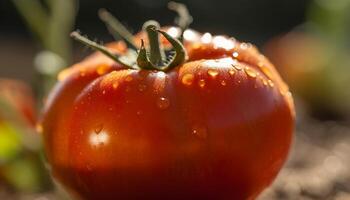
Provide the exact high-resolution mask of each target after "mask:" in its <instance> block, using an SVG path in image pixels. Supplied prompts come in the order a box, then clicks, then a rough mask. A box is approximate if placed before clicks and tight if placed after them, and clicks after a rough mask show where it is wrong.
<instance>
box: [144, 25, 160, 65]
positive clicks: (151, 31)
mask: <svg viewBox="0 0 350 200" xmlns="http://www.w3.org/2000/svg"><path fill="white" fill-rule="evenodd" d="M159 28H160V26H159V23H158V22H156V21H154V20H150V21H147V22H145V23H144V25H143V29H144V30H145V31H146V32H147V36H148V40H149V46H150V57H149V59H150V61H151V63H153V64H154V65H162V64H163V60H164V58H165V52H164V49H163V46H162V44H161V43H160V42H159V34H158V32H157V31H156V30H157V29H159Z"/></svg>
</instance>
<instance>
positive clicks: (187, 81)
mask: <svg viewBox="0 0 350 200" xmlns="http://www.w3.org/2000/svg"><path fill="white" fill-rule="evenodd" d="M193 79H194V76H193V74H185V75H183V77H182V83H183V84H184V85H192V83H193Z"/></svg>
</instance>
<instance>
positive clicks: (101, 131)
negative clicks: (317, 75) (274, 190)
mask: <svg viewBox="0 0 350 200" xmlns="http://www.w3.org/2000/svg"><path fill="white" fill-rule="evenodd" d="M175 29H176V28H175V27H168V28H166V29H165V30H167V32H168V33H169V34H171V33H172V32H174V30H175ZM186 35H187V36H186ZM184 36H185V37H184V44H185V49H186V51H187V53H188V58H187V60H186V61H185V62H184V63H182V64H179V65H177V66H175V67H174V68H172V69H170V70H168V71H161V70H147V69H129V68H126V67H125V66H123V65H121V64H119V63H117V62H114V61H113V60H112V59H109V58H107V57H106V56H104V55H102V54H101V53H96V54H94V55H92V56H90V57H88V58H86V59H85V60H83V61H82V62H80V63H78V64H75V65H74V66H72V67H71V68H69V69H66V70H64V71H63V72H61V74H60V75H59V82H58V84H57V85H56V87H55V88H54V90H53V91H52V92H51V94H50V95H49V98H48V100H47V103H46V106H45V109H44V115H43V118H42V123H41V125H42V129H43V136H44V142H45V149H46V155H47V158H48V161H49V163H50V164H51V166H52V173H53V175H54V177H55V178H56V179H57V180H58V181H59V182H60V183H62V184H63V185H64V186H65V187H66V188H67V189H68V190H69V191H70V192H71V193H72V194H73V195H76V196H77V197H79V198H82V199H254V198H255V197H256V196H257V195H258V194H259V193H260V192H261V191H262V190H263V189H264V188H265V187H267V186H268V185H269V184H270V183H271V182H272V181H273V179H274V178H275V176H276V175H277V173H278V171H279V170H280V168H281V167H282V165H283V163H284V161H285V160H286V157H287V154H288V150H289V147H290V143H291V137H292V132H293V126H294V107H293V102H292V98H291V95H290V93H289V92H288V88H287V86H286V85H285V83H284V82H283V81H282V80H281V78H280V76H279V75H278V73H277V72H276V70H275V69H274V67H273V65H272V64H271V63H270V62H269V61H268V60H267V59H266V58H265V57H264V56H262V55H261V54H260V53H259V52H258V50H257V49H256V48H255V47H254V46H253V45H251V44H247V43H240V42H238V41H235V40H234V39H230V38H227V37H225V36H215V37H213V36H211V35H210V34H209V33H206V34H203V35H202V34H199V33H196V32H194V31H191V30H188V31H187V32H185V34H184ZM141 38H143V39H144V40H145V41H146V43H147V38H145V34H144V33H140V34H138V35H136V36H135V37H134V40H135V43H139V42H140V39H141ZM161 42H162V43H163V45H164V46H169V44H168V43H167V40H164V38H163V39H162V40H161ZM107 46H108V47H109V50H110V51H113V52H115V53H118V54H120V55H124V54H126V46H125V44H124V43H123V42H117V43H112V44H109V45H107Z"/></svg>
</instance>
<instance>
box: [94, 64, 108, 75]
mask: <svg viewBox="0 0 350 200" xmlns="http://www.w3.org/2000/svg"><path fill="white" fill-rule="evenodd" d="M107 70H108V66H107V65H100V66H98V67H97V69H96V72H97V74H98V75H103V74H105V73H106V72H107Z"/></svg>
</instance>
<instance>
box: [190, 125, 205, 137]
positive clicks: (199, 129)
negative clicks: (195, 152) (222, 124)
mask: <svg viewBox="0 0 350 200" xmlns="http://www.w3.org/2000/svg"><path fill="white" fill-rule="evenodd" d="M192 134H193V135H195V136H196V137H198V138H200V139H205V138H207V129H206V128H205V127H203V126H199V125H195V126H193V127H192Z"/></svg>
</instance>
